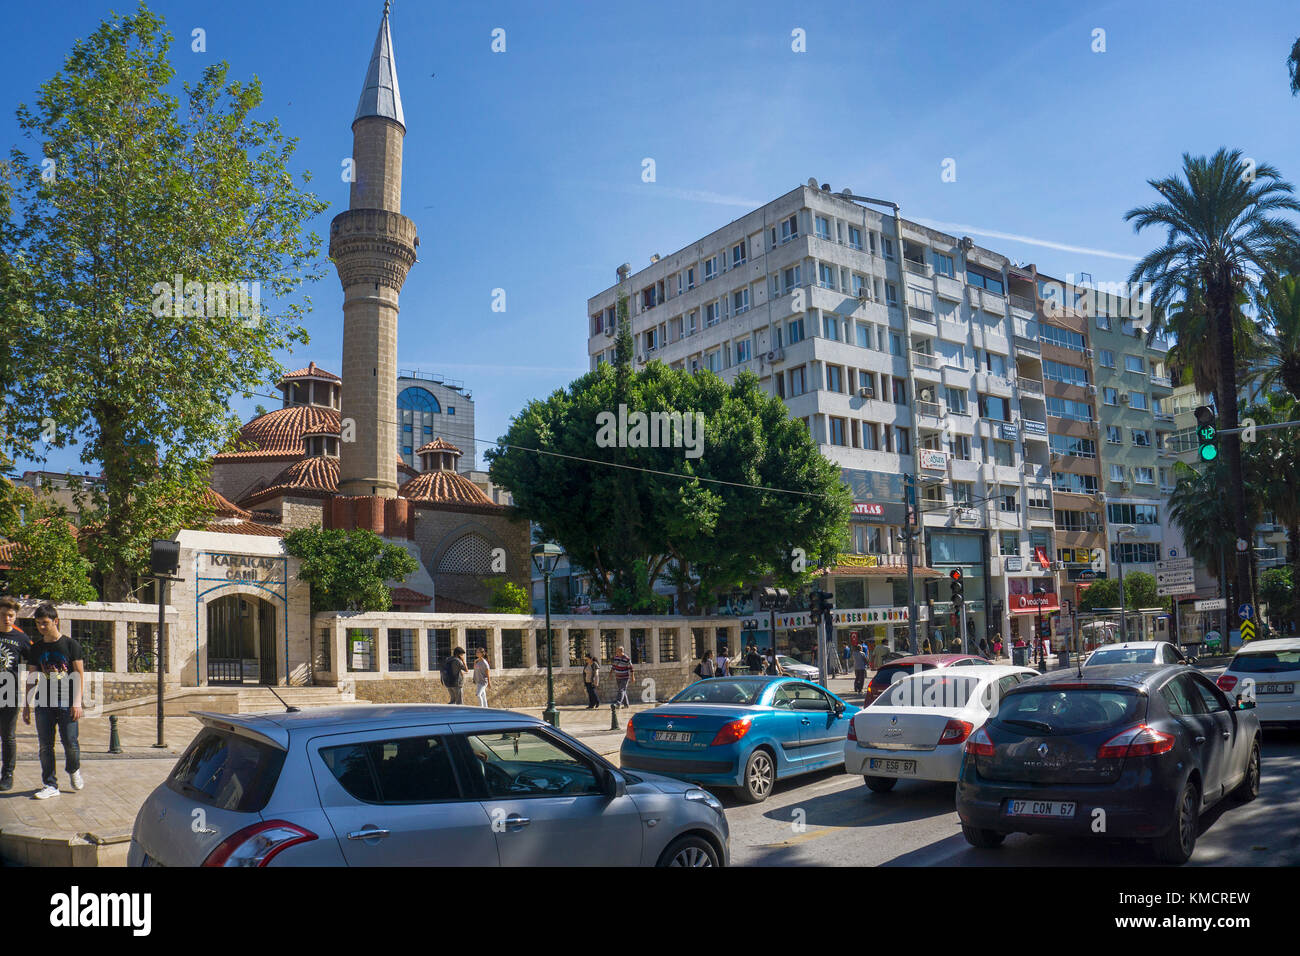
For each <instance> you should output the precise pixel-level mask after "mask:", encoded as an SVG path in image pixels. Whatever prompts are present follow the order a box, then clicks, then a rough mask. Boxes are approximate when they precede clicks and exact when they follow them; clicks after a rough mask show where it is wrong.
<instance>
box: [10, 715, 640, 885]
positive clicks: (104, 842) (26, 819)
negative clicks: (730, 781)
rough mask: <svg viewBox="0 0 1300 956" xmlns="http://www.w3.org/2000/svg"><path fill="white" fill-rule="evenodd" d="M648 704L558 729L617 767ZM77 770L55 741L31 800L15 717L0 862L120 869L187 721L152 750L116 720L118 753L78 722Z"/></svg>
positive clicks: (104, 730) (25, 742)
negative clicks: (52, 771) (630, 727)
mask: <svg viewBox="0 0 1300 956" xmlns="http://www.w3.org/2000/svg"><path fill="white" fill-rule="evenodd" d="M653 706H655V705H653V704H641V703H638V704H636V705H634V706H633V707H632V708H630V710H629V708H626V707H621V708H619V711H618V729H616V730H612V731H611V730H610V709H609V706H608V705H604V706H602V707H600V708H598V709H596V710H587V709H586V708H585V707H582V706H572V707H560V708H559V711H560V729H561V730H563V731H565V732H566V733H568V734H570V735H572V736H574V737H577V738H578V739H580V740H581V741H582V742H583V743H584V744H586V745H587V746H588V747H590V748H591V749H592V750H594V751H596V752H597V753H599V754H601V755H602V756H604V757H605V758H606V759H607V760H609V761H610V762H612V763H614V764H615V765H617V764H618V751H619V747H620V746H621V745H622V743H623V734H624V732H625V728H626V727H627V721H628V717H629V716H630V713H635V712H638V711H642V710H647V709H649V708H650V707H653ZM516 712H517V713H522V714H528V715H529V716H532V717H537V718H539V719H540V718H541V716H542V708H540V707H536V708H520V709H517V710H516ZM79 723H80V727H79V729H78V739H79V743H80V746H81V773H82V776H83V777H84V779H85V781H86V787H85V789H84V790H82V791H80V792H78V791H75V790H73V789H72V785H71V783H69V781H68V775H67V774H66V773H65V772H64V770H63V748H62V746H61V745H59V744H57V743H56V744H55V748H54V754H55V759H56V761H57V767H58V777H59V790H60V794H59V796H57V797H54V798H52V799H50V800H34V799H32V794H34V793H35V792H36V791H37V790H38V789H40V786H41V768H40V762H39V759H38V757H37V741H36V724H35V722H33V723H32V724H31V725H27V724H24V723H23V722H22V718H21V717H20V718H19V720H18V730H17V739H18V762H17V764H16V765H15V768H14V788H13V789H12V790H10V791H8V792H7V793H0V860H3V861H4V863H7V864H14V863H16V864H19V865H31V866H95V865H99V866H122V865H125V863H126V851H127V846H128V844H129V842H130V838H131V828H132V826H133V825H134V823H135V815H136V813H137V812H138V811H139V809H140V806H141V805H142V804H143V803H144V801H145V799H146V798H147V797H148V796H149V794H150V793H151V792H152V791H153V789H154V788H155V787H157V786H158V784H160V783H162V782H163V781H164V780H166V779H167V775H168V774H169V773H171V770H172V767H173V766H175V764H176V760H177V758H178V757H179V756H180V755H181V754H182V753H183V752H184V751H185V748H186V747H188V746H189V744H190V741H191V740H193V739H194V736H195V735H196V734H197V733H198V732H199V728H200V727H201V724H200V723H199V721H198V720H196V719H195V718H193V717H168V718H167V719H166V723H165V742H166V744H167V746H166V748H164V749H161V750H160V749H155V748H154V747H153V744H154V743H155V742H156V741H157V739H158V738H157V726H158V719H157V718H156V717H152V716H150V717H119V718H118V721H117V726H118V736H119V738H120V740H121V743H122V750H123V751H124V752H123V753H121V754H110V753H109V752H108V738H109V722H108V718H107V717H97V718H86V719H84V720H82V721H80V722H79Z"/></svg>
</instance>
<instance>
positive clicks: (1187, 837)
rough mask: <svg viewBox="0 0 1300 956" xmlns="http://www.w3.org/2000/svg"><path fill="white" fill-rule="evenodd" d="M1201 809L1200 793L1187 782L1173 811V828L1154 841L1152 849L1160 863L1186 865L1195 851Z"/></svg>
mask: <svg viewBox="0 0 1300 956" xmlns="http://www.w3.org/2000/svg"><path fill="white" fill-rule="evenodd" d="M1200 809H1201V792H1200V790H1198V789H1197V787H1196V784H1194V783H1193V782H1192V781H1190V780H1188V781H1187V783H1185V784H1183V792H1182V794H1181V795H1179V797H1178V804H1177V806H1176V807H1175V809H1174V822H1173V826H1171V827H1170V828H1169V832H1168V833H1166V834H1165V835H1164V836H1162V837H1161V838H1160V839H1158V840H1156V841H1155V844H1154V846H1153V847H1152V849H1153V850H1154V851H1155V857H1156V859H1157V860H1158V861H1160V862H1161V863H1186V862H1187V861H1188V860H1189V859H1191V856H1192V851H1193V850H1194V849H1196V826H1197V823H1198V822H1199V817H1200Z"/></svg>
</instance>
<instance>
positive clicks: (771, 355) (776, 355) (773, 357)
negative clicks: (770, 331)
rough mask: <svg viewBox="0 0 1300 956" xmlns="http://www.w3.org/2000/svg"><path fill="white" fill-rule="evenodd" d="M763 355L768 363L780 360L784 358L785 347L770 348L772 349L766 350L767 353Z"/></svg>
mask: <svg viewBox="0 0 1300 956" xmlns="http://www.w3.org/2000/svg"><path fill="white" fill-rule="evenodd" d="M763 357H764V359H766V360H767V361H768V362H769V363H771V362H780V361H782V360H783V359H784V358H785V349H772V351H770V352H768V353H767V354H766V355H765V356H763Z"/></svg>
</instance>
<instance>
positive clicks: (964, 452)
mask: <svg viewBox="0 0 1300 956" xmlns="http://www.w3.org/2000/svg"><path fill="white" fill-rule="evenodd" d="M948 450H949V451H951V452H952V456H953V457H954V458H956V459H958V460H959V461H970V436H969V435H953V436H952V440H951V441H950V442H948Z"/></svg>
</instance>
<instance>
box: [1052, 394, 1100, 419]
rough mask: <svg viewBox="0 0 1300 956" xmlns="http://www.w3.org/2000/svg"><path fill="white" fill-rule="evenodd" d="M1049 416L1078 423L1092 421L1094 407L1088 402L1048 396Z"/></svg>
mask: <svg viewBox="0 0 1300 956" xmlns="http://www.w3.org/2000/svg"><path fill="white" fill-rule="evenodd" d="M1046 404H1047V414H1049V415H1051V416H1053V417H1055V418H1068V419H1071V420H1072V421H1076V422H1090V421H1092V406H1091V405H1089V404H1087V403H1086V402H1072V401H1070V400H1069V399H1068V398H1053V397H1052V396H1050V395H1049V396H1047V402H1046Z"/></svg>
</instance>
